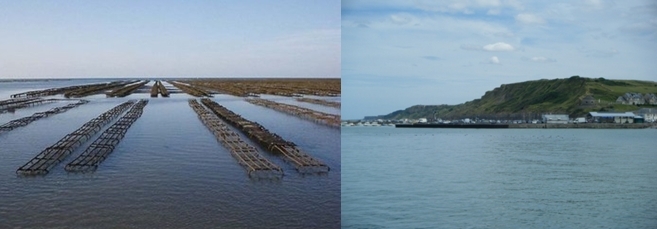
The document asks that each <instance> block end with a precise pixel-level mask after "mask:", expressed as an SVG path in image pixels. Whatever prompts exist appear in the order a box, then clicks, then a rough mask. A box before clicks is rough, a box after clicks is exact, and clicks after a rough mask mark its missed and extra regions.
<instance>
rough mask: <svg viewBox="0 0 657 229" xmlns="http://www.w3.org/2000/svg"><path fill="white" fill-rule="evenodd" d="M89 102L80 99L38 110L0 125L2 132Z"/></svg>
mask: <svg viewBox="0 0 657 229" xmlns="http://www.w3.org/2000/svg"><path fill="white" fill-rule="evenodd" d="M88 102H89V101H87V100H80V101H78V102H75V103H71V104H68V105H65V106H61V107H55V108H52V109H50V110H47V111H44V112H37V113H34V114H32V115H31V116H28V117H23V118H19V119H15V120H12V121H9V122H8V123H5V124H3V125H0V133H2V132H7V131H11V130H13V129H16V128H18V127H22V126H27V125H28V124H30V123H32V122H34V121H36V120H39V119H42V118H46V117H49V116H51V115H55V114H59V113H64V112H66V111H68V110H70V109H73V108H75V107H78V106H80V105H83V104H86V103H88Z"/></svg>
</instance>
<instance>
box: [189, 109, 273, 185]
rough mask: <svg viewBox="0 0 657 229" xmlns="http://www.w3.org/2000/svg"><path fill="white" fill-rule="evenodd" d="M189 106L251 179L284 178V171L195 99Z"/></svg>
mask: <svg viewBox="0 0 657 229" xmlns="http://www.w3.org/2000/svg"><path fill="white" fill-rule="evenodd" d="M189 106H190V107H192V109H193V110H194V111H195V112H196V114H197V115H198V117H199V119H201V122H203V124H205V126H206V127H207V128H208V130H210V131H211V132H212V133H213V134H214V136H215V137H216V139H217V141H219V142H220V143H221V144H222V145H223V146H224V147H225V148H226V149H228V150H229V151H230V154H231V155H232V156H233V157H234V158H235V159H236V160H237V161H238V163H239V164H240V165H241V166H242V167H244V168H245V169H246V170H247V173H248V175H249V177H263V176H264V177H277V178H280V177H282V176H283V170H282V169H281V168H280V167H278V166H277V165H275V164H274V163H272V162H270V161H269V160H267V159H266V158H264V157H262V156H261V155H260V153H259V152H258V150H257V149H256V148H255V147H253V146H251V145H249V144H248V143H246V142H244V141H243V140H242V139H241V138H240V136H239V135H238V134H237V133H235V132H233V131H232V130H230V128H229V127H228V126H227V125H226V123H225V122H223V121H221V119H219V118H218V117H217V116H216V115H214V114H212V113H210V112H209V111H208V110H207V109H206V108H205V107H203V105H201V104H200V103H198V102H197V101H196V100H195V99H190V100H189Z"/></svg>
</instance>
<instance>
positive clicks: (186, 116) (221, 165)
mask: <svg viewBox="0 0 657 229" xmlns="http://www.w3.org/2000/svg"><path fill="white" fill-rule="evenodd" d="M90 81H92V80H81V81H75V80H73V81H62V82H57V83H56V86H57V87H60V86H68V85H73V84H79V83H80V82H82V83H88V82H89V83H91V82H90ZM95 82H102V81H95ZM95 82H94V83H95ZM50 83H51V82H41V81H36V82H12V83H0V92H2V93H1V94H0V95H1V96H2V97H0V99H8V98H9V95H10V94H13V93H19V92H23V91H27V90H32V89H42V88H49V87H51V84H50ZM44 84H45V85H44ZM17 85H20V87H19V89H15V88H14V87H17ZM141 98H143V99H150V102H149V104H148V105H147V106H146V107H145V109H144V113H143V115H142V116H141V118H139V119H138V120H137V121H136V122H135V123H134V124H133V125H132V127H131V128H130V129H129V130H128V132H127V134H126V136H125V138H123V140H122V141H121V143H120V144H119V145H118V146H117V148H116V149H115V150H114V151H113V153H111V154H110V156H109V157H108V158H107V159H106V160H105V161H104V162H103V163H102V164H101V165H100V166H99V168H98V170H97V171H95V172H94V173H89V174H74V173H70V174H69V173H67V172H66V171H64V165H66V163H68V162H70V161H72V160H73V159H74V158H75V157H76V156H77V155H79V154H80V153H81V152H82V151H84V148H85V147H86V146H87V145H88V144H89V143H91V142H92V141H88V142H87V144H86V145H83V146H82V147H80V148H78V150H77V151H76V152H74V153H72V154H71V155H70V156H69V157H67V158H66V160H65V161H63V162H62V163H60V164H59V165H57V166H56V167H54V168H53V169H52V170H51V172H50V174H48V175H47V176H43V177H19V176H17V175H16V173H15V171H16V169H17V168H18V167H20V166H21V165H23V164H25V163H26V162H27V161H29V160H30V159H31V158H32V157H34V156H35V155H37V154H38V153H39V152H40V151H41V150H43V149H44V148H46V147H48V146H50V145H52V144H53V143H55V142H56V141H58V140H59V139H60V138H62V137H63V136H64V135H66V134H68V133H70V132H71V131H73V130H75V129H77V128H78V127H80V126H81V125H82V124H84V123H85V122H87V121H89V120H90V119H92V118H94V117H96V116H97V115H99V114H100V113H102V112H104V111H106V110H108V109H110V108H112V107H114V106H116V105H118V104H120V103H122V102H124V101H126V100H128V99H141ZM189 98H192V97H190V96H188V95H186V94H172V95H171V97H170V98H150V95H149V94H147V93H144V94H133V95H131V96H128V97H125V98H105V96H104V95H95V96H91V97H86V98H85V99H87V100H90V101H91V102H90V103H88V104H85V105H82V106H79V107H77V108H73V109H71V110H69V111H67V112H65V113H61V114H57V115H54V116H51V117H47V118H44V119H41V120H38V121H35V122H33V123H31V124H30V125H28V126H25V127H20V128H17V129H15V130H13V131H10V132H7V133H2V134H0V157H2V160H0V184H2V189H0V228H6V227H10V228H11V227H47V228H63V227H83V228H89V227H94V228H98V227H126V226H131V227H137V228H145V227H146V228H163V227H166V228H180V227H185V228H208V227H229V228H236V227H237V228H281V227H283V228H337V227H339V225H340V175H341V169H340V131H339V129H336V128H330V127H325V126H322V125H319V124H315V123H313V122H309V121H306V120H303V119H299V118H296V117H294V116H290V115H285V114H282V113H279V112H277V111H274V110H271V109H267V108H262V107H258V106H255V105H251V104H249V103H247V102H246V101H244V100H243V99H242V98H238V97H233V96H228V95H218V96H216V97H215V98H213V100H214V101H217V102H218V103H219V104H222V105H224V106H226V107H227V108H229V109H231V110H233V111H234V112H236V113H238V114H241V115H243V116H244V117H246V118H247V119H250V120H252V121H256V122H259V123H261V124H262V125H263V126H265V127H266V128H268V129H269V130H270V131H272V132H274V133H277V134H279V135H281V136H282V137H283V138H285V139H287V140H290V141H292V142H294V143H296V144H297V145H299V146H300V148H301V149H303V150H304V151H305V152H307V153H308V154H310V155H312V156H314V157H316V158H318V159H320V160H322V161H323V162H325V163H327V164H328V165H329V166H330V167H331V171H330V172H329V173H328V174H327V175H306V176H302V175H300V174H299V173H297V172H296V171H295V170H294V167H293V166H292V165H290V164H287V163H285V162H284V161H283V160H282V159H281V158H280V157H277V156H274V155H272V154H270V153H268V152H267V151H265V150H262V149H261V148H260V152H261V154H262V155H263V156H264V157H266V158H268V159H270V160H271V161H272V162H274V163H275V164H277V165H279V166H281V168H283V170H284V172H285V176H284V177H283V178H282V179H281V180H278V181H271V180H252V179H249V178H248V176H247V174H246V171H245V170H244V169H243V168H242V167H241V166H239V164H238V163H237V161H236V160H235V159H233V158H232V157H231V155H230V153H229V152H228V151H227V150H226V149H225V148H223V147H222V146H221V145H220V144H219V143H218V142H217V141H216V140H215V138H214V136H213V135H212V134H211V133H210V132H209V131H208V130H207V128H206V127H205V126H204V125H203V124H202V123H201V122H200V120H199V119H198V118H197V116H196V113H194V111H193V110H192V109H191V108H190V107H189V105H188V102H187V100H188V99H189ZM67 103H69V102H65V101H61V102H57V103H54V104H48V105H41V106H35V107H30V108H26V109H19V110H17V111H16V112H15V113H7V114H0V122H1V123H5V122H7V121H10V120H13V119H16V118H20V117H25V116H29V115H31V114H32V113H34V112H39V111H44V110H47V109H50V108H52V107H55V106H63V105H65V104H67ZM247 141H248V140H247ZM249 142H250V141H249ZM254 145H255V144H254Z"/></svg>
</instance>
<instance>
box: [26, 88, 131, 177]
mask: <svg viewBox="0 0 657 229" xmlns="http://www.w3.org/2000/svg"><path fill="white" fill-rule="evenodd" d="M134 103H135V101H134V100H131V101H127V102H124V103H122V104H119V105H117V106H115V107H114V108H112V109H110V110H108V111H106V112H104V113H102V114H100V115H99V116H98V117H96V118H93V119H91V120H90V121H88V122H87V123H85V124H84V125H82V126H81V127H80V128H78V129H77V130H75V131H73V132H72V133H70V134H68V135H66V136H64V137H63V138H62V139H60V140H59V141H57V142H56V143H55V144H53V145H52V146H50V147H47V148H46V149H44V150H43V151H41V152H40V153H39V154H37V155H36V156H35V157H34V158H32V159H31V160H30V161H28V162H27V163H26V164H25V165H23V166H21V167H20V168H18V170H16V174H18V175H46V174H48V172H49V171H50V169H51V168H52V167H54V166H55V165H57V164H59V163H60V162H61V161H62V160H64V159H65V158H66V157H67V156H68V155H69V154H71V153H73V151H75V149H77V148H78V147H79V146H80V145H82V144H83V143H84V142H86V141H87V140H88V139H89V138H91V136H93V135H94V134H96V133H97V132H98V131H100V130H101V129H102V128H103V127H104V126H105V125H107V124H108V123H109V122H110V121H112V120H114V119H116V118H117V117H118V116H119V115H120V114H122V113H123V112H125V110H127V109H128V108H129V107H130V106H132V105H133V104H134Z"/></svg>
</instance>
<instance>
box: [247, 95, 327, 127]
mask: <svg viewBox="0 0 657 229" xmlns="http://www.w3.org/2000/svg"><path fill="white" fill-rule="evenodd" d="M246 101H247V102H249V103H252V104H255V105H259V106H263V107H267V108H271V109H274V110H277V111H280V112H283V113H287V114H290V115H294V116H297V117H300V118H303V119H306V120H310V121H313V122H316V123H320V124H324V125H327V126H330V127H335V128H340V116H339V115H334V114H327V113H324V112H319V111H315V110H311V109H308V108H303V107H299V106H294V105H290V104H285V103H277V102H274V101H271V100H265V99H259V98H247V99H246Z"/></svg>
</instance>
